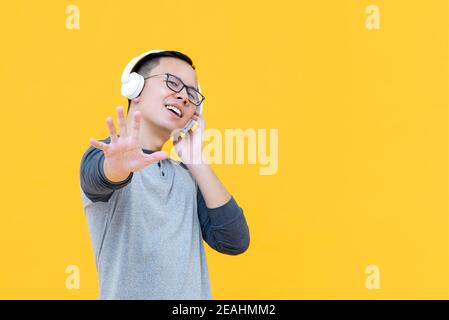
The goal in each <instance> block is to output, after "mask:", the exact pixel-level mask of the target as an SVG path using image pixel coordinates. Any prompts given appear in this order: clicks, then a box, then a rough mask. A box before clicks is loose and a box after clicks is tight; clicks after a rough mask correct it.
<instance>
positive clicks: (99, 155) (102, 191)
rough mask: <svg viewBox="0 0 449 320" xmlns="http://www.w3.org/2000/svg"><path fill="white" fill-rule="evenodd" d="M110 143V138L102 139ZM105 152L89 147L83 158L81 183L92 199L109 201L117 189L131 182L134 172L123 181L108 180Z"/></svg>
mask: <svg viewBox="0 0 449 320" xmlns="http://www.w3.org/2000/svg"><path fill="white" fill-rule="evenodd" d="M100 141H102V142H104V143H109V141H110V138H107V139H104V140H100ZM103 163H104V153H103V151H101V150H99V149H97V148H94V147H92V146H91V147H89V149H88V150H87V151H86V153H84V155H83V158H82V160H81V169H80V183H81V188H82V190H83V192H84V194H85V195H86V196H87V197H88V198H89V199H90V200H91V201H92V202H97V201H102V202H107V201H108V200H109V198H110V197H111V196H112V194H113V192H114V191H115V190H117V189H120V188H123V187H124V186H126V185H127V184H128V183H130V182H131V178H132V176H133V173H132V172H131V174H130V175H129V176H128V178H126V180H124V181H122V182H118V183H115V182H112V181H110V180H108V179H107V178H106V176H105V174H104V171H103Z"/></svg>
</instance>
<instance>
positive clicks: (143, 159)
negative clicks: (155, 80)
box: [89, 107, 168, 176]
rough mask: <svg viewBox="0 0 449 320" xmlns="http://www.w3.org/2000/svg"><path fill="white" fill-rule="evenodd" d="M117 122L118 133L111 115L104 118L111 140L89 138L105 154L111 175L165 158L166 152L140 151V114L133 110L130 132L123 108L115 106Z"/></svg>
mask: <svg viewBox="0 0 449 320" xmlns="http://www.w3.org/2000/svg"><path fill="white" fill-rule="evenodd" d="M117 114H118V124H119V128H120V134H118V133H117V130H116V128H115V125H114V122H113V121H112V118H111V117H108V118H107V119H106V123H107V126H108V129H109V133H110V137H111V142H110V143H109V144H107V143H104V142H101V141H97V140H95V139H93V138H91V139H90V140H89V142H90V144H91V145H92V146H94V147H95V148H97V149H100V150H102V151H103V153H104V156H105V160H104V161H105V165H107V168H108V172H110V173H112V174H113V175H116V176H118V175H126V174H127V173H128V174H129V173H131V172H135V171H138V170H140V169H142V168H144V167H146V166H148V165H150V164H153V163H155V162H157V161H159V160H164V159H167V157H168V156H167V153H165V152H164V151H156V152H154V153H152V154H146V153H144V152H143V151H142V148H141V147H140V143H139V130H140V119H141V114H140V112H139V111H136V112H134V119H133V126H132V129H131V133H128V129H127V126H126V121H125V117H124V114H123V108H122V107H117Z"/></svg>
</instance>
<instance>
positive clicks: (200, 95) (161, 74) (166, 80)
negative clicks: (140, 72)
mask: <svg viewBox="0 0 449 320" xmlns="http://www.w3.org/2000/svg"><path fill="white" fill-rule="evenodd" d="M158 76H167V78H166V79H165V80H164V81H165V84H166V85H167V88H169V89H170V90H171V91H173V92H176V93H179V92H181V91H182V90H183V89H184V88H186V92H187V97H188V96H189V92H188V91H187V90H188V89H192V90H193V91H195V92H196V93H197V94H198V96H199V97H200V98H201V100H200V102H199V103H198V104H196V103H195V102H193V101H192V100H190V98H188V100H189V101H190V103H192V104H193V105H195V106H197V107H198V106H199V105H201V104H202V103H203V101H204V99H206V97H205V96H203V95H202V94H201V93H200V92H199V91H198V90H196V89H195V88H194V87H190V86H187V85H186V84H185V83H184V82H183V81H182V80H181V79H180V78H178V77H177V76H175V75H174V74H171V73H160V74H153V75H151V76H147V77H144V78H143V79H144V80H147V79H149V78H153V77H158ZM170 76H171V77H174V78H176V79H177V80H179V81H180V82H181V83H182V87H181V89H179V90H178V91H176V90H175V89H173V88H170V86H169V85H168V82H169V81H168V79H169V77H170Z"/></svg>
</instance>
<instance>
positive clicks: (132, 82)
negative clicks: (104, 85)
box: [121, 72, 145, 99]
mask: <svg viewBox="0 0 449 320" xmlns="http://www.w3.org/2000/svg"><path fill="white" fill-rule="evenodd" d="M144 82H145V79H144V78H143V77H142V76H141V75H140V74H138V73H137V72H131V74H130V75H129V77H128V81H126V82H124V83H122V90H121V91H122V96H124V97H126V98H128V99H134V98H135V97H137V96H139V94H140V92H141V91H142V89H143V84H144Z"/></svg>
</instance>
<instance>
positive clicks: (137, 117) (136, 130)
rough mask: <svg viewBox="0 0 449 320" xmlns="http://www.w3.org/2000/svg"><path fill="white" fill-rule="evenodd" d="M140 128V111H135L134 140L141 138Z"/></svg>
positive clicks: (132, 134)
mask: <svg viewBox="0 0 449 320" xmlns="http://www.w3.org/2000/svg"><path fill="white" fill-rule="evenodd" d="M139 130H140V111H136V112H134V121H133V129H132V133H131V136H132V138H133V140H138V139H139Z"/></svg>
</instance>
